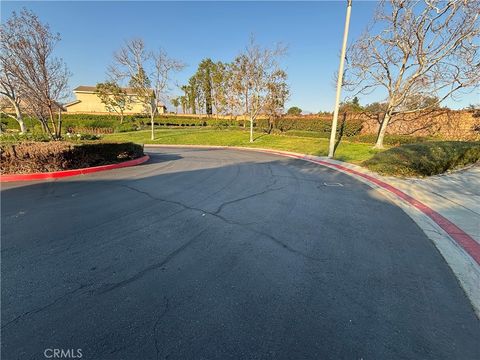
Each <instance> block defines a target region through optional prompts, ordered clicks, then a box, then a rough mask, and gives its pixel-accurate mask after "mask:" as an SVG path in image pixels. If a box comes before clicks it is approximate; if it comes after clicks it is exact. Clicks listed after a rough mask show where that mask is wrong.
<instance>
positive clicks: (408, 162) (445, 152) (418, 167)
mask: <svg viewBox="0 0 480 360" xmlns="http://www.w3.org/2000/svg"><path fill="white" fill-rule="evenodd" d="M478 161H480V142H478V141H470V142H469V141H430V142H424V143H419V144H406V145H401V146H399V147H395V148H391V149H389V150H386V151H382V152H379V153H377V154H375V155H374V156H373V157H372V158H371V159H369V160H367V161H365V162H364V163H363V165H364V166H366V167H367V168H369V169H370V170H373V171H376V172H378V173H380V174H383V175H396V176H431V175H436V174H442V173H444V172H446V171H448V170H453V169H456V168H461V167H463V166H466V165H469V164H474V163H476V162H478Z"/></svg>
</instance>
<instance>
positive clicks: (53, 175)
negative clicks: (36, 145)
mask: <svg viewBox="0 0 480 360" xmlns="http://www.w3.org/2000/svg"><path fill="white" fill-rule="evenodd" d="M149 159H150V156H148V155H145V156H142V157H140V158H138V159H133V160H128V161H124V162H121V163H118V164H110V165H102V166H93V167H89V168H83V169H73V170H63V171H52V172H48V173H34V174H7V175H0V182H2V183H3V182H13V181H35V180H47V179H59V178H64V177H69V176H77V175H84V174H91V173H95V172H99V171H106V170H113V169H120V168H123V167H128V166H135V165H139V164H142V163H144V162H146V161H148V160H149Z"/></svg>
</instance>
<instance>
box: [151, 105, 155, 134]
mask: <svg viewBox="0 0 480 360" xmlns="http://www.w3.org/2000/svg"><path fill="white" fill-rule="evenodd" d="M154 117H155V113H154V112H153V110H152V111H151V112H150V125H151V127H152V136H151V137H150V139H151V140H155V130H154V127H155V123H154V122H153V118H154Z"/></svg>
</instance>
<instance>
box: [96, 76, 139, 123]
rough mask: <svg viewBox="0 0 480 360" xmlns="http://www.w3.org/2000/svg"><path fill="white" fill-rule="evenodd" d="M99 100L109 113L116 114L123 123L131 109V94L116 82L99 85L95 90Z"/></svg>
mask: <svg viewBox="0 0 480 360" xmlns="http://www.w3.org/2000/svg"><path fill="white" fill-rule="evenodd" d="M95 91H96V93H97V96H98V98H99V99H100V101H101V102H102V104H104V105H105V108H106V109H107V111H108V112H115V113H117V114H118V115H119V116H120V124H122V123H123V118H124V112H125V110H128V109H131V105H130V104H131V99H130V97H129V94H127V92H126V91H125V90H124V89H122V88H121V87H120V86H118V84H116V83H114V82H111V81H109V82H105V83H98V84H97V86H96V89H95Z"/></svg>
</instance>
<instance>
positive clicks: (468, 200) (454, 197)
mask: <svg viewBox="0 0 480 360" xmlns="http://www.w3.org/2000/svg"><path fill="white" fill-rule="evenodd" d="M386 180H387V182H389V183H390V184H392V185H394V186H396V187H397V188H399V189H400V190H402V191H403V192H405V193H407V194H408V195H410V196H412V197H414V198H416V199H418V200H419V201H421V202H423V203H425V204H427V205H428V206H429V207H431V208H432V209H433V210H435V211H437V212H438V213H440V214H441V215H443V216H444V217H446V218H447V219H448V220H450V221H451V222H453V223H454V224H456V225H457V226H458V227H460V228H461V229H462V230H463V231H465V232H466V233H467V234H468V235H470V236H471V237H472V238H473V239H475V241H476V242H477V243H479V244H480V166H479V165H477V166H474V167H471V168H468V169H465V170H461V171H458V172H454V173H452V174H444V175H437V176H432V177H429V178H425V179H399V178H392V177H388V178H386Z"/></svg>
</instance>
